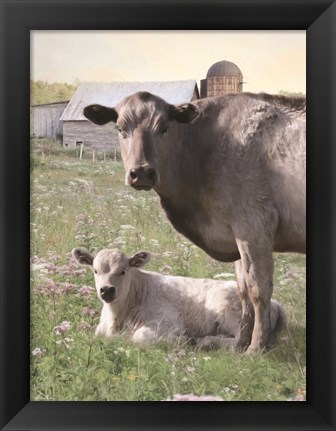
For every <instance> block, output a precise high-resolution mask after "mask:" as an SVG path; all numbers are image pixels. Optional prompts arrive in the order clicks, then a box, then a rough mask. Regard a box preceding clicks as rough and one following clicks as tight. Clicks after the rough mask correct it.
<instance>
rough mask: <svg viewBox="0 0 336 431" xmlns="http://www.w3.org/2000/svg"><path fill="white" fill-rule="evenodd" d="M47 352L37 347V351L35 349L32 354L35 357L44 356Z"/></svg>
mask: <svg viewBox="0 0 336 431" xmlns="http://www.w3.org/2000/svg"><path fill="white" fill-rule="evenodd" d="M44 352H45V349H40V348H39V347H36V349H34V350H33V351H32V352H31V354H32V355H33V356H42V355H43V353H44Z"/></svg>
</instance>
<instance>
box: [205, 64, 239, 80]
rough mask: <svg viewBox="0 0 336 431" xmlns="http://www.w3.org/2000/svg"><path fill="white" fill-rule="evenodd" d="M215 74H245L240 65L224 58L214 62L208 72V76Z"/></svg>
mask: <svg viewBox="0 0 336 431" xmlns="http://www.w3.org/2000/svg"><path fill="white" fill-rule="evenodd" d="M215 76H243V74H242V72H241V70H240V69H239V67H238V66H237V65H236V64H234V63H232V62H231V61H227V60H222V61H218V62H217V63H214V64H213V65H212V66H211V67H210V69H209V70H208V73H207V76H206V77H207V78H212V77H215Z"/></svg>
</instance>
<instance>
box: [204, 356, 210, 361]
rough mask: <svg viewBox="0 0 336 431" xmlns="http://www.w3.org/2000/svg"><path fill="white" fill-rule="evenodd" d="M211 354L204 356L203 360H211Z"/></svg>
mask: <svg viewBox="0 0 336 431" xmlns="http://www.w3.org/2000/svg"><path fill="white" fill-rule="evenodd" d="M210 359H211V358H210V356H204V358H203V360H204V361H205V362H208V361H210Z"/></svg>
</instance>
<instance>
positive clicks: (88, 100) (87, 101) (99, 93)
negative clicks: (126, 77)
mask: <svg viewBox="0 0 336 431" xmlns="http://www.w3.org/2000/svg"><path fill="white" fill-rule="evenodd" d="M195 87H196V81H194V80H189V81H169V82H159V81H154V82H150V81H149V82H110V83H105V82H88V83H83V84H80V85H79V86H78V88H77V90H76V92H75V94H74V95H73V97H72V99H71V100H70V102H69V104H68V106H67V107H66V108H65V110H64V112H63V114H62V116H61V120H63V121H81V120H87V119H86V118H85V117H84V115H83V109H84V108H85V107H86V106H88V105H92V104H99V105H103V106H107V107H110V108H112V107H114V106H115V105H117V104H118V103H119V102H121V100H122V99H123V98H124V97H126V96H129V95H131V94H134V93H137V92H138V91H148V92H149V93H152V94H155V95H157V96H160V97H162V99H164V100H165V101H166V102H168V103H171V104H180V103H184V102H190V101H191V100H192V98H193V94H194V90H195Z"/></svg>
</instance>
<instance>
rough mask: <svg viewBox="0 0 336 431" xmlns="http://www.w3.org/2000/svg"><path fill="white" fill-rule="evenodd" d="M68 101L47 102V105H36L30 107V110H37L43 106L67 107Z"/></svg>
mask: <svg viewBox="0 0 336 431" xmlns="http://www.w3.org/2000/svg"><path fill="white" fill-rule="evenodd" d="M68 103H69V100H63V101H61V102H49V103H37V104H36V105H31V107H32V108H39V107H41V106H42V107H44V106H53V105H57V106H58V105H67V104H68Z"/></svg>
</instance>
